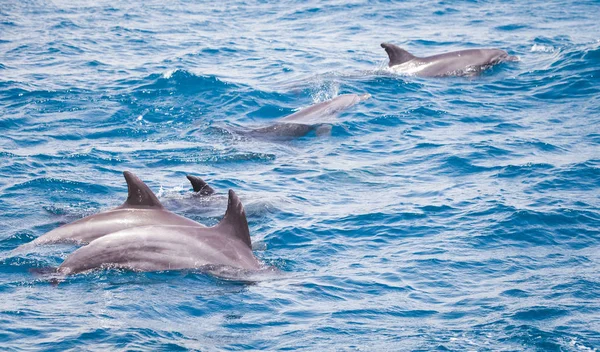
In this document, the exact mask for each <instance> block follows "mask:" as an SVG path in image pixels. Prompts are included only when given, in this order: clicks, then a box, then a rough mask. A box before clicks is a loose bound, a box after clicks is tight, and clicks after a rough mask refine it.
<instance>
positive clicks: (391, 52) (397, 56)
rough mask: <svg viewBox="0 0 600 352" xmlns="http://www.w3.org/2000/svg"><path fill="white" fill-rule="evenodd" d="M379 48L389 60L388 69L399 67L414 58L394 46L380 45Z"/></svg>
mask: <svg viewBox="0 0 600 352" xmlns="http://www.w3.org/2000/svg"><path fill="white" fill-rule="evenodd" d="M381 47H382V48H384V49H385V52H386V53H387V54H388V56H389V58H390V63H389V65H388V66H389V67H392V66H396V65H401V64H403V63H405V62H407V61H410V60H412V59H415V58H416V56H414V55H413V54H411V53H409V52H408V51H406V50H404V49H402V48H401V47H399V46H397V45H394V44H389V43H381Z"/></svg>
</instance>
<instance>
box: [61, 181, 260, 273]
mask: <svg viewBox="0 0 600 352" xmlns="http://www.w3.org/2000/svg"><path fill="white" fill-rule="evenodd" d="M218 267H230V268H233V269H242V270H252V271H255V270H260V269H262V268H264V266H263V265H262V264H261V263H260V262H259V261H258V259H257V258H256V257H255V256H254V254H253V253H252V242H251V240H250V231H249V229H248V222H247V221H246V214H245V212H244V207H243V205H242V203H241V202H240V200H239V198H238V197H237V195H236V194H235V193H234V192H233V190H229V200H228V205H227V211H226V213H225V216H224V217H223V219H222V220H221V221H220V222H219V223H218V224H217V225H215V226H213V227H198V226H185V225H150V226H143V227H135V228H129V229H125V230H121V231H118V232H115V233H111V234H109V235H106V236H103V237H100V238H98V239H96V240H94V241H92V242H91V243H90V244H88V245H87V246H85V247H81V248H79V249H77V250H76V251H75V252H73V253H71V255H69V256H68V257H67V258H66V259H65V261H64V262H63V263H62V264H61V265H60V266H59V267H58V270H57V271H58V273H59V274H62V275H72V274H77V273H82V272H87V271H90V270H94V269H100V268H120V269H127V270H135V271H161V270H180V269H199V270H202V269H207V268H208V270H209V271H210V270H211V269H214V268H218ZM213 273H214V272H213Z"/></svg>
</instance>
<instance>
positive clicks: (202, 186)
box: [186, 175, 215, 196]
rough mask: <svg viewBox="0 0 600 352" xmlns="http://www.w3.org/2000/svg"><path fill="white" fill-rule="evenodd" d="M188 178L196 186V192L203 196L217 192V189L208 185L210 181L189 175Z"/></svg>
mask: <svg viewBox="0 0 600 352" xmlns="http://www.w3.org/2000/svg"><path fill="white" fill-rule="evenodd" d="M186 177H187V179H188V180H190V182H191V183H192V187H193V188H194V192H196V193H198V194H199V195H201V196H210V195H211V194H214V193H215V190H214V189H213V188H212V187H211V186H209V185H208V183H206V182H204V180H203V179H201V178H200V177H196V176H192V175H187V176H186Z"/></svg>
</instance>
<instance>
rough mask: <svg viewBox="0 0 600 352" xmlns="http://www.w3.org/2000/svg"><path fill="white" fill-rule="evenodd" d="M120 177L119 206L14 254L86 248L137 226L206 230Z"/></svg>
mask: <svg viewBox="0 0 600 352" xmlns="http://www.w3.org/2000/svg"><path fill="white" fill-rule="evenodd" d="M123 176H125V181H127V188H128V195H127V200H126V201H125V203H123V204H122V205H121V206H119V207H116V208H114V209H110V210H107V211H104V212H101V213H98V214H94V215H90V216H87V217H85V218H83V219H79V220H77V221H74V222H72V223H70V224H66V225H63V226H61V227H58V228H56V229H54V230H52V231H50V232H48V233H46V234H44V235H42V236H40V237H38V238H36V239H35V240H33V241H31V242H29V243H26V244H24V245H21V246H19V247H17V248H16V249H15V252H21V251H25V250H30V249H31V248H33V247H35V246H37V245H43V244H53V243H76V244H80V245H85V244H87V243H90V242H92V241H93V240H95V239H97V238H99V237H102V236H104V235H107V234H109V233H112V232H116V231H119V230H123V229H128V228H131V227H138V226H146V225H158V224H162V225H166V224H169V225H185V226H196V227H205V226H204V225H202V224H200V223H198V222H196V221H193V220H190V219H187V218H184V217H183V216H179V215H177V214H175V213H172V212H170V211H168V210H166V209H165V208H164V207H163V206H162V204H161V203H160V201H159V200H158V198H156V195H155V194H154V193H153V192H152V191H151V190H150V188H148V186H147V185H146V184H145V183H144V182H142V180H140V179H139V178H138V177H137V176H135V175H134V174H133V173H131V172H129V171H125V172H123Z"/></svg>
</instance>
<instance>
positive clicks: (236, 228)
mask: <svg viewBox="0 0 600 352" xmlns="http://www.w3.org/2000/svg"><path fill="white" fill-rule="evenodd" d="M216 227H217V228H218V229H219V231H222V232H225V233H226V234H227V235H230V236H232V237H235V238H237V239H239V240H240V241H242V242H244V243H245V244H247V245H248V247H250V248H252V241H251V240H250V229H248V221H247V220H246V212H245V211H244V206H243V205H242V202H240V199H239V198H238V196H237V195H236V194H235V192H234V191H233V190H231V189H230V190H229V202H228V203H227V211H226V212H225V216H224V217H223V219H222V220H221V222H219V223H218V224H217V226H216Z"/></svg>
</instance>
